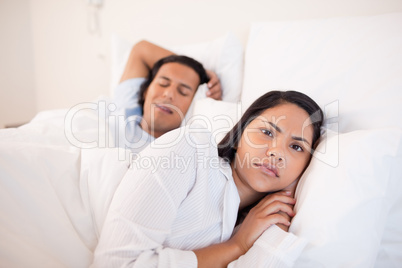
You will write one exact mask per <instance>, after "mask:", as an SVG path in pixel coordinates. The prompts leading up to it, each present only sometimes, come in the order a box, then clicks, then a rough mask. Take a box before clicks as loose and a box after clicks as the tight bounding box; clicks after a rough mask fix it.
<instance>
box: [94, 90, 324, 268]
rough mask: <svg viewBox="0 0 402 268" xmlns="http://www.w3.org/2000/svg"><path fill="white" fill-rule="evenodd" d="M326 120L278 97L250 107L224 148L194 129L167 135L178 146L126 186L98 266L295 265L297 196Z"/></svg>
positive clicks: (146, 154)
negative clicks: (290, 230) (292, 230)
mask: <svg viewBox="0 0 402 268" xmlns="http://www.w3.org/2000/svg"><path fill="white" fill-rule="evenodd" d="M322 118H323V114H322V111H321V109H320V108H319V106H318V105H317V104H316V103H315V102H314V101H313V100H311V99H310V98H309V97H308V96H306V95H304V94H302V93H299V92H294V91H286V92H280V91H272V92H269V93H267V94H265V95H263V96H262V97H260V98H259V99H257V100H256V101H255V102H254V103H253V104H252V105H251V106H250V108H249V109H247V111H246V112H245V114H244V115H243V116H242V118H241V119H240V121H239V122H238V124H237V125H235V126H234V127H233V129H232V130H231V131H230V132H229V133H228V134H227V135H226V136H225V138H224V139H223V140H222V141H221V143H220V144H219V145H218V149H217V148H213V147H211V146H208V144H209V142H210V141H211V135H210V134H206V133H205V132H201V133H194V132H191V133H190V131H188V132H186V135H185V138H184V137H183V138H182V139H181V140H179V141H177V140H176V138H177V134H176V133H174V132H176V131H172V132H169V133H168V134H166V135H164V136H163V137H161V138H160V139H164V144H166V143H167V142H169V141H170V142H172V146H171V147H170V148H167V149H160V148H155V146H152V144H151V146H149V147H148V148H147V149H146V150H144V151H143V152H142V153H141V154H140V156H139V158H137V160H136V161H135V162H133V164H132V166H131V168H130V169H129V170H128V172H127V173H126V175H125V176H124V178H123V180H122V182H121V184H120V185H119V187H118V189H117V191H116V193H115V196H114V199H113V201H112V204H111V206H110V209H109V212H108V215H107V219H106V222H105V224H104V227H103V230H102V234H101V237H100V241H99V244H98V247H97V249H96V251H95V258H94V264H93V265H94V267H121V266H133V267H137V266H140V267H197V265H198V266H199V267H226V266H227V265H228V264H229V266H236V265H239V266H243V265H244V264H246V265H248V266H250V267H254V265H258V267H261V266H269V265H273V266H277V265H284V264H285V265H286V264H291V263H292V260H294V259H295V258H297V256H298V254H299V253H300V251H301V249H302V248H303V247H304V244H303V243H302V242H301V241H300V240H299V239H298V238H297V237H295V236H294V235H292V234H290V233H287V232H286V231H287V227H288V226H289V225H290V222H289V219H290V218H291V217H293V216H294V212H293V209H292V208H293V205H294V204H295V200H294V199H293V197H292V194H293V192H294V190H295V187H296V184H297V182H298V180H299V178H300V177H301V175H302V173H303V171H304V170H305V168H306V167H307V165H308V163H309V161H310V159H311V154H312V152H313V149H314V148H315V146H316V144H317V142H318V140H319V137H320V127H321V124H322ZM177 131H180V130H177ZM194 145H196V146H194ZM254 204H256V205H254ZM250 206H253V208H252V209H251V210H250V211H249V213H247V216H246V217H245V218H244V220H242V219H241V215H243V213H242V212H243V211H245V210H248V207H250ZM239 215H240V217H239ZM239 222H242V223H241V224H238V223H239ZM236 224H238V226H237V227H236ZM278 226H279V227H280V228H279V227H278ZM235 227H236V232H235V233H234V234H233V230H234V228H235ZM278 243H280V245H279V246H278ZM272 249H278V250H279V251H278V252H276V251H272ZM287 250H289V251H287ZM284 254H285V255H284ZM286 254H287V255H286Z"/></svg>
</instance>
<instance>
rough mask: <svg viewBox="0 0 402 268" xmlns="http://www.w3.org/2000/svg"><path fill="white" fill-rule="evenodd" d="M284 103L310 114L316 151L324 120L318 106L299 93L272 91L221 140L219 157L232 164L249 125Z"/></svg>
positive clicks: (254, 103) (251, 108)
mask: <svg viewBox="0 0 402 268" xmlns="http://www.w3.org/2000/svg"><path fill="white" fill-rule="evenodd" d="M284 103H292V104H296V105H297V106H299V107H300V108H302V109H303V110H305V111H306V112H307V113H308V114H309V116H310V121H311V123H312V126H313V143H312V149H315V148H316V147H317V144H318V140H319V138H320V135H321V125H322V122H323V119H324V115H323V112H322V110H321V108H320V107H319V106H318V104H317V103H316V102H315V101H314V100H312V99H311V98H310V97H309V96H307V95H305V94H303V93H300V92H297V91H270V92H268V93H266V94H264V95H262V96H261V97H259V98H258V99H257V100H256V101H254V102H253V104H251V106H250V107H249V108H248V109H247V110H246V112H245V113H244V114H243V116H242V117H241V118H240V121H239V122H238V123H237V124H236V125H235V126H234V127H233V128H232V129H231V130H230V131H229V132H228V133H227V134H226V136H225V137H224V138H223V139H222V140H221V142H220V143H219V144H218V154H219V156H220V157H222V158H224V159H226V160H227V161H228V162H229V163H231V162H232V161H233V159H234V157H235V154H236V147H237V145H238V143H239V141H240V138H241V135H242V134H243V131H244V129H245V128H246V127H247V126H248V124H249V123H250V122H251V121H253V120H254V119H255V118H256V117H258V116H259V115H261V114H262V113H263V112H264V111H265V110H266V109H269V108H273V107H275V106H278V105H279V104H284Z"/></svg>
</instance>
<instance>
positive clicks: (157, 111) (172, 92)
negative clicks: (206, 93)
mask: <svg viewBox="0 0 402 268" xmlns="http://www.w3.org/2000/svg"><path fill="white" fill-rule="evenodd" d="M199 83H200V78H199V76H198V74H197V73H196V72H195V71H194V70H193V69H192V68H190V67H188V66H186V65H183V64H180V63H176V62H171V63H166V64H164V65H162V66H161V68H160V69H159V71H158V73H157V74H156V76H155V78H154V80H153V81H152V82H151V84H150V85H149V87H148V89H147V91H146V92H145V102H144V112H143V118H142V121H141V127H142V129H143V130H144V131H146V132H148V133H149V134H151V135H152V136H154V137H155V138H158V137H159V136H161V135H163V134H165V133H166V132H168V131H170V130H173V129H176V128H178V127H180V125H181V122H182V120H183V118H184V116H185V115H186V113H187V110H188V108H189V107H190V104H191V101H192V100H193V97H194V95H195V92H196V90H197V88H198V85H199Z"/></svg>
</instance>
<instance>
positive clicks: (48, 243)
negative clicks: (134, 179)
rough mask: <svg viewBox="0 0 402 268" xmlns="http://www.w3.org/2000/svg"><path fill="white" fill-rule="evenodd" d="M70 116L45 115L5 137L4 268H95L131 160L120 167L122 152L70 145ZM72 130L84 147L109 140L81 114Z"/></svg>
mask: <svg viewBox="0 0 402 268" xmlns="http://www.w3.org/2000/svg"><path fill="white" fill-rule="evenodd" d="M66 112H67V110H55V111H48V112H43V113H40V114H38V116H37V117H36V118H34V120H32V122H31V123H29V124H27V125H25V126H22V127H20V128H16V129H5V130H1V131H0V236H1V239H0V260H1V265H0V266H1V267H88V265H89V264H90V263H91V261H92V252H93V250H94V249H95V247H96V244H97V240H98V233H99V229H100V226H101V225H102V223H103V219H104V217H105V215H106V212H107V207H108V205H109V203H110V201H111V198H112V196H113V192H114V190H115V189H116V187H117V185H118V183H119V182H120V179H121V178H122V175H123V174H124V172H125V171H126V169H127V168H128V162H129V160H128V157H127V158H126V159H125V160H124V159H123V160H118V157H117V156H118V151H117V149H110V148H105V149H80V148H77V147H76V146H73V145H71V143H70V142H69V141H68V139H67V138H66V135H65V130H64V124H65V122H64V118H65V114H66ZM73 123H74V124H73V125H74V133H75V134H77V135H79V139H80V140H85V139H87V140H88V141H90V140H95V139H97V137H99V135H100V134H104V133H99V131H98V127H97V126H98V121H97V116H96V111H85V112H80V113H77V114H76V116H75V117H74V120H73ZM77 137H78V136H77ZM120 158H121V157H120Z"/></svg>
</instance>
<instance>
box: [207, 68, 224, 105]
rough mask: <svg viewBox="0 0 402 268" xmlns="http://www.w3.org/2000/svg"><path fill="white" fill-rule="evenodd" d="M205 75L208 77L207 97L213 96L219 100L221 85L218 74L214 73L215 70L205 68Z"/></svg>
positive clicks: (220, 97)
mask: <svg viewBox="0 0 402 268" xmlns="http://www.w3.org/2000/svg"><path fill="white" fill-rule="evenodd" d="M206 72H207V75H208V77H209V81H208V84H207V86H208V91H207V93H206V94H207V97H210V98H213V99H215V100H221V99H222V87H221V82H220V81H219V78H218V76H217V75H216V73H215V72H213V71H211V70H206Z"/></svg>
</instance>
